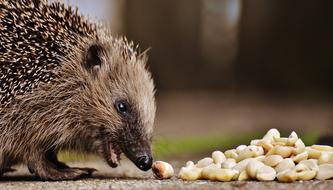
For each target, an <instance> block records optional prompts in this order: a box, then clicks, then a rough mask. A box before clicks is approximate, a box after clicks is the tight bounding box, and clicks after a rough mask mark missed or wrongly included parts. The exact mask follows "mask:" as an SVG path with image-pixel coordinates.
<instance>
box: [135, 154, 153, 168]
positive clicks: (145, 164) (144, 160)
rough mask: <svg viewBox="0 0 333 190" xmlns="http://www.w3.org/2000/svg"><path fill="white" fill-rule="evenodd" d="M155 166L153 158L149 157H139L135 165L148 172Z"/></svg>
mask: <svg viewBox="0 0 333 190" xmlns="http://www.w3.org/2000/svg"><path fill="white" fill-rule="evenodd" d="M152 164H153V158H152V157H151V156H148V155H143V156H140V157H138V159H136V161H135V165H136V166H137V167H138V168H139V169H140V170H143V171H148V170H149V169H150V168H151V166H152Z"/></svg>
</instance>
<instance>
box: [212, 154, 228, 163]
mask: <svg viewBox="0 0 333 190" xmlns="http://www.w3.org/2000/svg"><path fill="white" fill-rule="evenodd" d="M212 158H213V161H214V163H215V164H217V163H219V164H222V162H224V161H225V160H226V158H225V155H224V154H223V152H221V151H214V152H213V153H212Z"/></svg>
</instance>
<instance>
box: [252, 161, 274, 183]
mask: <svg viewBox="0 0 333 190" xmlns="http://www.w3.org/2000/svg"><path fill="white" fill-rule="evenodd" d="M275 177H276V171H275V170H274V169H273V168H272V167H269V166H266V165H263V166H262V167H259V169H258V170H257V174H256V178H257V179H258V180H260V181H273V180H274V179H275Z"/></svg>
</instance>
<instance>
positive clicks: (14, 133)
mask: <svg viewBox="0 0 333 190" xmlns="http://www.w3.org/2000/svg"><path fill="white" fill-rule="evenodd" d="M15 15H16V16H15ZM28 18H29V19H28ZM30 22H31V23H30ZM29 23H30V24H29ZM46 23H47V24H46ZM29 37H30V38H29ZM0 48H1V49H0V69H1V70H0V71H1V72H0V74H1V82H0V85H1V86H0V87H1V88H0V90H1V92H0V99H1V103H2V105H1V107H0V174H2V173H4V172H5V171H6V169H8V168H10V167H11V166H12V165H13V164H19V163H24V164H27V165H28V166H29V168H30V169H31V170H32V171H33V172H34V173H36V174H37V175H38V176H40V177H41V178H42V179H47V180H64V179H75V178H78V177H81V176H83V175H86V174H88V173H89V172H90V171H91V170H89V169H80V168H69V167H68V166H66V165H65V164H63V163H61V162H59V161H58V160H57V157H56V154H57V152H58V151H59V150H61V149H69V150H76V151H80V152H88V153H96V154H98V155H100V156H102V157H104V158H105V159H106V161H107V162H108V163H109V164H110V165H111V166H116V165H117V163H116V162H117V161H115V160H114V159H111V158H110V154H111V155H112V154H113V155H117V156H119V154H120V151H122V152H124V153H125V155H126V156H128V157H129V158H130V159H131V160H132V161H135V159H136V158H137V157H138V156H141V155H147V156H151V153H150V138H151V133H152V127H153V121H154V117H155V110H156V107H155V100H154V85H153V82H152V79H151V75H150V73H149V72H148V71H147V70H146V68H145V63H146V56H145V55H144V54H141V55H137V53H136V51H135V50H134V49H133V45H132V44H131V43H128V42H127V41H126V40H125V39H124V38H119V39H116V38H112V37H110V35H109V34H108V32H106V30H104V29H97V28H96V27H95V26H94V24H90V23H89V22H88V21H85V20H84V19H83V18H82V17H81V16H79V15H78V14H77V12H74V11H72V9H71V8H66V7H64V6H63V5H62V4H59V3H54V4H47V3H46V2H41V1H38V0H24V1H14V0H13V1H11V0H10V1H6V2H3V1H1V2H0ZM119 101H122V102H125V103H126V105H127V106H128V108H129V109H128V110H129V111H128V112H127V113H126V114H125V115H124V114H120V113H119V111H117V110H116V108H115V104H116V103H117V102H119ZM110 146H112V148H110ZM112 151H113V152H112Z"/></svg>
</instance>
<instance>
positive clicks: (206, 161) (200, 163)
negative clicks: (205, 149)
mask: <svg viewBox="0 0 333 190" xmlns="http://www.w3.org/2000/svg"><path fill="white" fill-rule="evenodd" d="M213 162H214V161H213V159H212V158H209V157H206V158H203V159H201V160H199V161H198V163H197V164H196V165H195V166H196V167H197V168H204V167H206V166H209V165H211V164H212V163H213Z"/></svg>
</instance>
